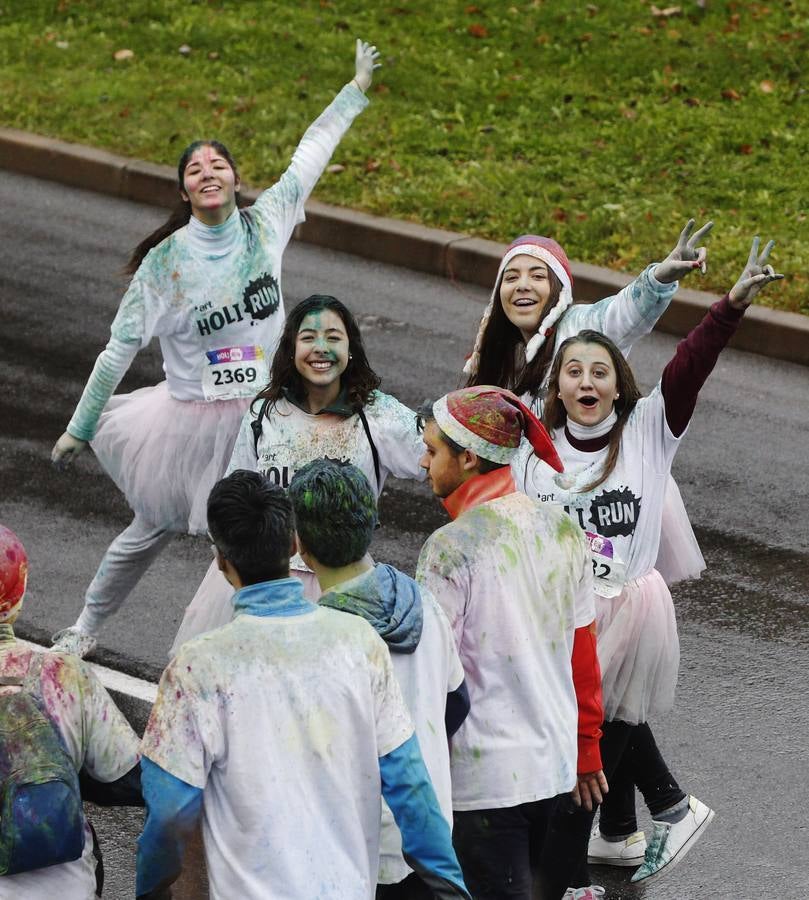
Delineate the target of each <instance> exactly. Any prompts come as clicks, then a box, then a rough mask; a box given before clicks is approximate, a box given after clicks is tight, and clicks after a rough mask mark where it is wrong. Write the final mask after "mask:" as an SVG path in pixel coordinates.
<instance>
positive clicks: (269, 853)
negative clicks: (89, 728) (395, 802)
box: [143, 607, 413, 900]
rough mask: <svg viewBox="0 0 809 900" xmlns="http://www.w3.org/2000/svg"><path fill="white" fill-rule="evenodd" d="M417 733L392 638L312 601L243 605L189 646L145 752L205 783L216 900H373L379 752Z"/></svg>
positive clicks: (172, 668) (168, 675)
mask: <svg viewBox="0 0 809 900" xmlns="http://www.w3.org/2000/svg"><path fill="white" fill-rule="evenodd" d="M412 733H413V726H412V723H411V721H410V717H409V715H408V713H407V709H406V708H405V705H404V701H403V700H402V695H401V691H400V689H399V686H398V684H397V682H396V677H395V675H394V672H393V666H392V664H391V661H390V654H389V653H388V650H387V647H386V646H385V644H384V642H383V641H382V639H381V638H380V637H379V636H378V635H377V634H376V632H375V631H374V630H373V628H372V627H371V626H370V625H369V624H368V623H367V622H365V621H364V620H363V619H361V618H359V617H357V616H350V615H346V614H345V613H339V612H336V611H334V610H331V609H325V608H319V607H315V608H314V609H313V610H312V611H310V612H306V613H303V614H300V615H292V616H268V617H258V616H251V615H246V614H240V615H239V616H237V618H236V619H235V620H234V621H233V622H231V623H230V624H228V625H225V626H224V627H222V628H220V629H218V630H217V631H214V632H210V633H208V634H205V635H202V636H201V637H199V638H197V639H195V640H193V641H190V642H189V643H187V644H185V645H184V646H183V648H182V649H181V650H180V652H179V653H178V655H177V657H176V658H175V659H174V660H173V661H172V662H171V663H170V664H169V666H168V668H167V669H166V671H165V672H164V674H163V678H162V679H161V682H160V688H159V691H158V698H157V702H156V703H155V706H154V709H153V711H152V717H151V719H150V721H149V725H148V727H147V730H146V734H145V735H144V739H143V753H144V755H145V756H148V757H149V759H151V760H153V761H154V762H155V763H157V764H158V765H159V766H161V767H162V768H163V769H165V770H166V771H167V772H169V773H170V774H172V775H174V776H175V777H176V778H180V779H181V780H183V781H185V782H187V783H188V784H190V785H192V786H194V787H198V788H204V801H203V808H204V812H203V837H204V841H205V856H206V861H207V864H208V877H209V881H210V890H211V897H212V900H217V898H219V900H231V898H234V897H238V898H239V900H272V898H278V900H282V898H283V900H286V898H289V897H318V898H322V900H327V898H334V900H337V898H339V900H371V898H373V896H374V890H375V885H376V875H377V869H378V865H379V822H380V818H379V808H380V798H381V781H380V773H379V757H381V756H385V755H387V754H388V753H390V752H391V751H392V750H395V749H396V748H397V747H399V746H401V744H403V743H404V742H405V741H406V740H407V739H408V738H409V737H410V736H411V735H412Z"/></svg>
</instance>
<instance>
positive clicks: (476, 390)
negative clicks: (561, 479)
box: [433, 384, 563, 472]
mask: <svg viewBox="0 0 809 900" xmlns="http://www.w3.org/2000/svg"><path fill="white" fill-rule="evenodd" d="M433 415H434V416H435V424H436V425H438V427H439V428H440V429H441V430H442V431H443V432H444V434H445V435H446V436H447V437H448V438H450V439H451V440H453V441H454V442H455V443H456V444H458V446H460V447H463V448H464V449H468V450H472V451H473V452H474V453H476V454H477V455H478V456H480V457H482V458H483V459H487V460H489V461H491V462H495V463H501V464H503V465H505V464H507V463H509V462H511V460H512V459H514V457H515V456H516V455H517V451H518V450H519V447H520V442H521V441H522V439H523V437H525V438H526V439H527V440H528V442H529V443H530V444H531V446H532V447H533V448H534V453H536V455H537V456H538V457H539V458H540V459H542V460H544V461H545V462H546V463H548V465H549V466H552V467H553V468H554V469H556V471H557V472H561V471H563V466H562V462H561V460H560V459H559V455H558V454H557V452H556V448H555V447H554V445H553V441H552V440H551V437H550V435H549V434H548V432H547V431H546V430H545V426H544V425H543V424H542V423H541V422H540V421H539V419H537V417H536V416H535V415H534V414H533V413H532V412H531V410H530V409H529V408H528V407H527V406H526V405H525V404H524V403H523V402H522V400H520V398H519V397H518V396H517V395H516V394H513V393H512V392H511V391H507V390H505V388H499V387H494V386H493V385H489V384H480V385H475V386H474V387H468V388H461V389H460V390H458V391H452V393H450V394H446V395H445V396H443V397H441V399H440V400H436V402H435V403H434V404H433Z"/></svg>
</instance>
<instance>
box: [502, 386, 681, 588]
mask: <svg viewBox="0 0 809 900" xmlns="http://www.w3.org/2000/svg"><path fill="white" fill-rule="evenodd" d="M683 434H685V432H683ZM552 437H553V443H554V446H555V447H556V451H557V453H558V454H559V457H560V458H561V460H562V462H563V463H564V467H565V471H564V472H563V473H557V472H555V471H554V470H553V469H552V468H551V467H550V466H548V465H547V464H546V463H544V462H541V461H540V460H538V459H537V457H536V456H534V455H533V454H532V453H531V448H530V446H528V445H525V444H523V445H521V447H520V452H519V454H518V455H517V457H516V459H515V460H514V462H513V463H512V474H513V475H514V481H515V482H516V484H517V486H518V487H519V488H520V489H521V490H524V491H525V492H526V494H528V496H529V497H533V498H535V499H538V500H540V501H543V502H546V503H555V504H557V505H559V506H562V507H564V509H565V510H566V511H567V512H569V513H570V515H571V516H572V517H573V519H574V520H575V521H576V522H578V524H579V525H581V527H582V528H583V529H584V530H585V531H586V532H588V533H589V534H590V535H591V536H592V537H591V547H592V551H593V552H592V567H593V572H594V575H595V587H596V590H597V591H598V593H600V594H602V595H604V596H608V597H609V596H617V594H619V593H620V591H621V588H622V587H623V585H624V584H625V583H626V582H627V581H630V580H632V579H633V578H638V577H639V576H641V575H645V574H646V573H647V572H648V571H649V570H650V569H652V568H654V565H655V560H656V559H657V551H658V546H659V544H660V524H661V521H662V517H663V501H664V497H665V493H666V482H667V480H668V477H669V472H670V471H671V464H672V461H673V459H674V454H675V453H676V452H677V448H678V447H679V445H680V441H681V440H682V435H680V437H675V436H674V435H673V434H672V433H671V430H670V429H669V426H668V423H667V422H666V410H665V405H664V401H663V394H662V393H661V391H660V386H659V385H658V386H657V387H656V388H655V389H654V390H653V391H652V393H651V394H650V395H649V396H648V397H644V398H642V399H640V400H639V401H638V402H637V404H636V406H635V409H634V410H633V411H632V413H631V414H630V416H629V418H628V419H627V422H626V425H625V426H624V431H623V435H622V437H621V447H620V450H619V453H618V460H617V463H616V466H615V469H614V470H613V472H612V474H611V475H610V477H609V478H608V479H607V480H606V481H605V482H604V483H603V484H600V485H599V486H598V487H597V488H596V489H595V490H593V491H587V492H586V493H580V492H579V491H580V489H581V488H582V487H586V486H587V484H589V483H590V482H592V481H593V480H594V479H595V478H596V477H597V476H598V473H599V472H600V471H601V470H602V468H603V465H604V461H605V459H606V457H607V453H608V448H607V447H605V448H604V449H603V450H598V451H596V452H594V453H585V452H583V451H581V450H577V449H576V448H575V447H573V446H571V444H570V443H569V442H568V440H567V438H566V436H565V429H564V428H558V429H556V430H555V431H554V433H553V435H552ZM595 536H598V537H599V538H601V540H600V541H598V540H594V538H595Z"/></svg>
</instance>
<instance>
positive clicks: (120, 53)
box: [113, 49, 135, 62]
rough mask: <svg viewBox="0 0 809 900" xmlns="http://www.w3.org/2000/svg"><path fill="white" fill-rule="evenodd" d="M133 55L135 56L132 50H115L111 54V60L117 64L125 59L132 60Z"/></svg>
mask: <svg viewBox="0 0 809 900" xmlns="http://www.w3.org/2000/svg"><path fill="white" fill-rule="evenodd" d="M134 55H135V54H134V52H133V51H132V50H126V49H124V50H116V51H115V53H114V54H113V59H115V60H117V61H118V62H122V61H123V60H126V59H132V57H133V56H134Z"/></svg>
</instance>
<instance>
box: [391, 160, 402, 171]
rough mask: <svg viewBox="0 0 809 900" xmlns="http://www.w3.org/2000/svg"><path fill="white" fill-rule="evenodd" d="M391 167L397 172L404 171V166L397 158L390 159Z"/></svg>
mask: <svg viewBox="0 0 809 900" xmlns="http://www.w3.org/2000/svg"><path fill="white" fill-rule="evenodd" d="M390 167H391V169H393V170H394V171H395V172H401V171H402V167H401V166H400V165H399V163H397V162H396V160H395V159H392V160H391V161H390Z"/></svg>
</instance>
